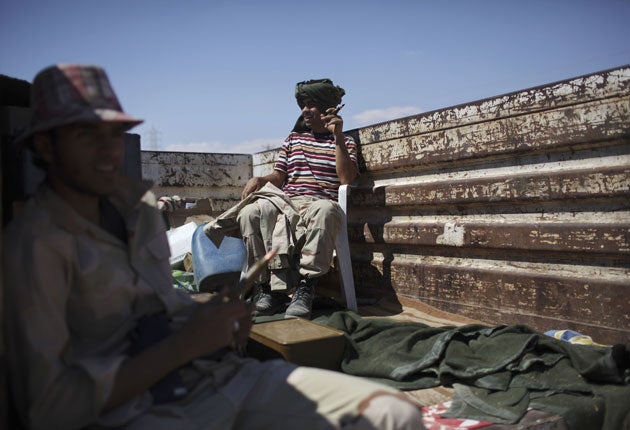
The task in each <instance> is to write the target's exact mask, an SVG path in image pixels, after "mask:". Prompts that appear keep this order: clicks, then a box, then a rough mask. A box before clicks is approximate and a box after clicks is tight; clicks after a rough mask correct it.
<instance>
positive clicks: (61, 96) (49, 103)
mask: <svg viewBox="0 0 630 430" xmlns="http://www.w3.org/2000/svg"><path fill="white" fill-rule="evenodd" d="M31 109H32V116H31V123H30V126H29V128H28V129H27V130H25V131H24V132H23V133H22V134H21V135H19V136H18V137H17V139H16V143H19V144H23V143H25V142H26V141H27V140H28V139H29V138H30V137H32V136H33V135H34V134H35V133H38V132H42V131H46V130H50V129H52V128H55V127H60V126H64V125H70V124H74V123H81V122H91V123H97V122H112V123H122V124H126V125H127V126H128V127H129V128H132V127H134V126H136V125H138V124H140V123H141V122H142V121H143V120H141V119H137V118H133V117H131V116H129V115H127V114H126V113H124V112H123V110H122V106H121V105H120V102H119V101H118V98H117V97H116V94H115V93H114V90H113V89H112V86H111V84H110V82H109V79H108V78H107V74H106V73H105V70H103V68H101V67H99V66H91V65H78V64H57V65H54V66H51V67H47V68H46V69H44V70H42V71H41V72H39V73H38V74H37V76H35V79H34V80H33V86H32V87H31Z"/></svg>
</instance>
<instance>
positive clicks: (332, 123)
mask: <svg viewBox="0 0 630 430" xmlns="http://www.w3.org/2000/svg"><path fill="white" fill-rule="evenodd" d="M342 107H343V105H341V106H339V107H332V108H328V109H326V113H325V114H323V115H322V121H324V126H325V127H326V128H327V129H328V131H329V132H331V133H332V134H343V118H341V117H340V116H339V114H338V113H339V111H340V110H341V108H342Z"/></svg>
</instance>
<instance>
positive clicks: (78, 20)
mask: <svg viewBox="0 0 630 430" xmlns="http://www.w3.org/2000/svg"><path fill="white" fill-rule="evenodd" d="M628 23H630V0H591V1H586V0H439V1H437V0H434V1H423V0H381V1H377V0H333V1H329V0H319V1H283V0H266V1H262V0H242V1H241V0H226V1H224V0H178V1H176V0H170V1H162V0H108V1H102V0H101V1H97V0H54V1H51V0H0V73H1V74H5V75H9V76H12V77H15V78H19V79H24V80H27V81H31V80H32V78H33V76H34V75H35V74H36V73H37V71H38V70H40V69H41V68H43V67H45V66H48V65H50V64H53V63H58V62H77V63H95V64H100V65H102V66H104V67H105V69H106V70H107V71H108V74H109V76H110V79H111V81H112V83H113V85H114V88H115V90H116V92H117V93H118V96H119V98H120V99H121V102H122V105H123V107H124V108H125V110H126V111H127V112H129V113H131V114H133V115H136V116H139V117H141V118H144V119H145V121H146V122H145V123H144V124H143V125H141V126H139V127H137V128H136V129H135V132H137V133H139V134H140V135H141V136H142V142H143V149H154V148H155V147H156V146H157V148H158V149H160V150H176V151H200V152H226V153H251V152H257V151H260V150H263V149H265V148H269V147H277V146H279V145H280V144H281V143H282V141H283V139H284V138H285V137H286V135H287V134H288V132H289V130H290V129H291V127H292V126H293V123H294V121H295V119H296V118H297V116H298V115H299V111H298V108H297V104H296V103H295V99H294V96H293V90H294V86H295V83H296V82H298V81H302V80H305V79H315V78H322V77H328V78H331V79H333V81H334V82H335V83H336V84H338V85H340V86H342V87H344V88H345V90H346V92H347V95H346V97H345V98H344V102H345V103H346V106H345V107H344V109H343V111H342V112H341V113H342V116H343V118H344V122H345V129H347V130H349V129H354V128H358V127H362V126H365V125H369V124H374V123H377V122H381V121H386V120H390V119H395V118H400V117H404V116H408V115H413V114H418V113H421V112H427V111H431V110H435V109H442V108H446V107H449V106H453V105H457V104H461V103H467V102H472V101H475V100H479V99H482V98H487V97H492V96H497V95H500V94H504V93H508V92H513V91H518V90H522V89H525V88H529V87H532V86H537V85H542V84H546V83H550V82H554V81H557V80H562V79H567V78H571V77H575V76H579V75H583V74H588V73H592V72H596V71H600V70H604V69H608V68H613V67H618V66H622V65H625V64H628V63H630V24H628Z"/></svg>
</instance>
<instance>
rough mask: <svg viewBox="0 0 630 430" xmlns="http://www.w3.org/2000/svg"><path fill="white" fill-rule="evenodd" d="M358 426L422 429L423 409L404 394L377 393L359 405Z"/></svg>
mask: <svg viewBox="0 0 630 430" xmlns="http://www.w3.org/2000/svg"><path fill="white" fill-rule="evenodd" d="M359 412H360V417H359V419H358V420H357V422H356V424H357V426H356V428H364V427H365V428H378V429H392V430H394V429H396V430H398V429H400V430H416V429H417V430H421V429H424V428H425V427H424V425H423V423H422V411H421V410H420V408H419V407H418V406H416V405H415V404H413V403H412V402H411V401H409V400H407V399H405V398H404V394H393V393H388V392H380V393H375V395H373V396H371V397H370V398H369V399H366V400H365V401H363V402H362V403H361V405H360V406H359Z"/></svg>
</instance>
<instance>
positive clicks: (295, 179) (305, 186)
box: [274, 132, 357, 200]
mask: <svg viewBox="0 0 630 430" xmlns="http://www.w3.org/2000/svg"><path fill="white" fill-rule="evenodd" d="M346 147H347V148H348V154H349V155H350V159H351V160H352V161H353V162H354V164H355V165H357V145H356V143H355V142H354V139H352V137H350V136H347V135H346ZM335 165H336V163H335V139H334V136H333V135H332V133H295V132H294V133H291V134H290V135H289V136H288V137H287V138H286V139H285V141H284V144H283V145H282V148H281V149H280V154H279V156H278V160H277V161H276V165H275V167H274V169H275V170H279V171H281V172H283V173H285V174H286V175H287V180H286V182H285V184H284V186H283V188H282V190H283V191H284V192H285V193H286V194H287V195H289V196H302V195H309V196H315V197H320V198H326V199H331V200H337V196H338V189H339V185H340V182H339V177H337V170H336V168H335Z"/></svg>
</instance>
